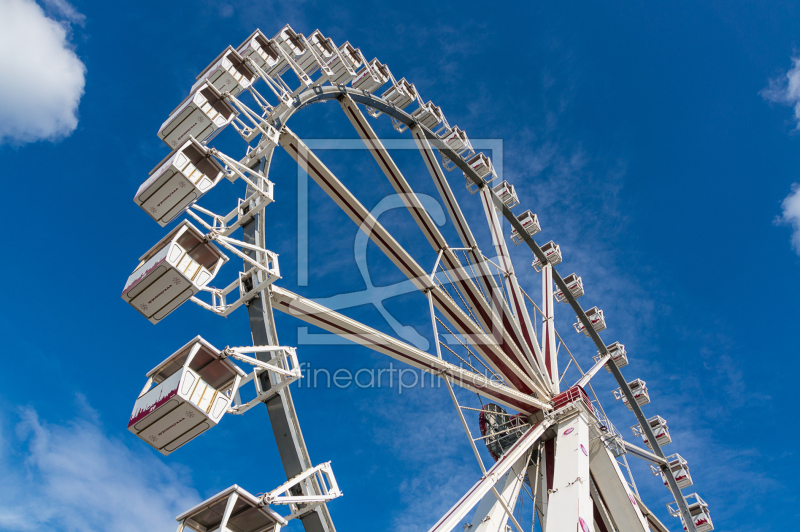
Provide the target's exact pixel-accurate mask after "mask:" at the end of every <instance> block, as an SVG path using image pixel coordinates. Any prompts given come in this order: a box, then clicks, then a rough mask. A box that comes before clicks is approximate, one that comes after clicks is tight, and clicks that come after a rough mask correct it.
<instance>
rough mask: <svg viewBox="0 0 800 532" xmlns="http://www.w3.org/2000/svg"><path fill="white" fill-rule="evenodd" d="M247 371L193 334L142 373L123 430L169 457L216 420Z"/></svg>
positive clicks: (225, 408)
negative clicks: (144, 375)
mask: <svg viewBox="0 0 800 532" xmlns="http://www.w3.org/2000/svg"><path fill="white" fill-rule="evenodd" d="M246 375H247V374H246V373H245V372H244V371H242V370H241V369H240V368H239V367H238V366H236V365H235V364H233V363H232V362H231V361H229V360H227V359H225V358H224V357H221V356H220V351H219V350H218V349H216V348H215V347H214V346H213V345H211V344H209V343H208V342H206V341H205V340H204V339H203V338H202V337H200V336H197V337H195V338H194V339H193V340H192V341H191V342H189V343H188V344H186V345H184V346H183V347H181V348H180V349H178V351H176V352H175V353H173V354H172V355H170V356H169V358H167V359H166V360H164V362H162V363H161V364H159V365H158V366H156V367H155V368H154V369H153V370H151V371H150V372H149V373H148V374H147V384H145V386H144V389H143V390H142V392H141V393H140V394H139V398H138V399H136V404H135V405H134V407H133V413H132V414H131V417H130V420H129V421H128V430H129V431H131V432H132V433H134V434H135V435H136V436H138V437H139V438H140V439H142V440H144V441H145V442H147V443H148V444H149V445H151V446H152V447H154V448H155V449H157V450H158V451H159V452H160V453H161V454H163V455H168V454H170V453H171V452H173V451H174V450H176V449H177V448H178V447H181V446H182V445H184V444H186V443H187V442H189V441H191V440H193V439H194V438H196V437H198V436H199V435H200V434H202V433H203V432H205V431H207V430H208V429H210V428H211V427H214V426H216V425H217V423H219V421H220V419H222V416H223V415H224V414H225V412H226V411H227V410H228V407H229V406H230V404H231V401H232V400H233V396H234V394H235V393H236V391H237V389H238V388H239V383H240V382H241V380H242V378H243V377H245V376H246ZM153 385H155V386H153Z"/></svg>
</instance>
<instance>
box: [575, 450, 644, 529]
mask: <svg viewBox="0 0 800 532" xmlns="http://www.w3.org/2000/svg"><path fill="white" fill-rule="evenodd" d="M590 452H591V478H592V481H593V483H594V485H595V487H596V490H597V493H598V495H599V497H597V498H599V499H600V501H601V503H602V508H603V509H605V510H607V512H608V514H609V515H610V517H611V521H613V523H614V524H615V526H616V528H617V529H619V530H620V531H624V532H649V528H648V526H647V519H646V518H645V516H644V514H643V513H642V510H641V509H640V508H639V505H638V503H637V501H636V498H635V495H634V493H632V492H631V489H630V486H629V485H628V483H627V482H626V481H625V477H624V475H623V473H622V470H621V469H620V467H619V464H618V463H617V461H616V459H615V458H614V455H613V454H612V453H611V451H609V450H608V449H607V448H606V447H605V446H604V445H603V444H602V442H601V441H600V440H595V441H593V442H592V445H591V451H590ZM600 513H601V514H602V513H603V512H602V511H601V512H600Z"/></svg>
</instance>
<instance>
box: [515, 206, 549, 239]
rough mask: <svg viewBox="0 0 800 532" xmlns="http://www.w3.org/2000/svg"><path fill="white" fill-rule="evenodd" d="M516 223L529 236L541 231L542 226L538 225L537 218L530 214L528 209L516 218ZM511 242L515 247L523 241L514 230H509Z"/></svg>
mask: <svg viewBox="0 0 800 532" xmlns="http://www.w3.org/2000/svg"><path fill="white" fill-rule="evenodd" d="M517 221H518V222H519V223H521V224H522V228H523V229H525V232H526V233H528V235H530V236H533V235H535V234H536V233H538V232H539V231H541V230H542V226H541V225H539V217H538V216H536V214H534V213H532V212H531V211H530V209H529V210H527V211H525V212H523V213H522V214H520V215H519V216H517ZM511 240H512V242H514V244H515V245H519V243H520V242H524V239H523V238H522V236H521V235H520V234H519V232H517V230H516V229H512V230H511Z"/></svg>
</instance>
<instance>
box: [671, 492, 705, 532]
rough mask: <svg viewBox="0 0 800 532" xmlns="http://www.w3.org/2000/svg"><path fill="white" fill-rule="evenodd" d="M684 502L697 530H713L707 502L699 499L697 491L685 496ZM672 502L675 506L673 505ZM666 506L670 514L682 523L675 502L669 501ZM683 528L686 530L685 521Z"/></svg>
mask: <svg viewBox="0 0 800 532" xmlns="http://www.w3.org/2000/svg"><path fill="white" fill-rule="evenodd" d="M690 500H694V502H690ZM686 503H687V504H688V506H689V514H690V515H691V516H692V521H693V522H694V527H695V529H696V530H697V532H709V531H711V530H714V523H712V522H711V513H710V512H709V511H708V504H707V503H706V501H704V500H703V499H701V498H700V496H699V495H698V494H697V493H692V494H691V495H687V496H686ZM673 504H674V505H675V506H673ZM667 508H668V509H669V513H670V515H672V516H673V517H680V518H681V523H683V516H682V515H681V512H680V510H679V509H678V505H677V503H675V502H672V503H669V504H668V505H667ZM683 529H684V530H688V529H687V528H686V524H685V523H684V526H683Z"/></svg>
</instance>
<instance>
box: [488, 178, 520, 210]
mask: <svg viewBox="0 0 800 532" xmlns="http://www.w3.org/2000/svg"><path fill="white" fill-rule="evenodd" d="M492 190H494V192H495V194H497V196H498V197H499V198H500V201H502V202H503V205H505V206H506V207H508V208H509V209H511V208H513V207H516V206H517V205H519V198H518V197H517V191H516V190H514V185H512V184H511V183H509V182H508V181H503V182H502V183H500V184H498V185H495V186H494V187H492ZM495 209H496V210H497V211H498V212H500V211H501V210H500V209H498V208H497V206H495Z"/></svg>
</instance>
